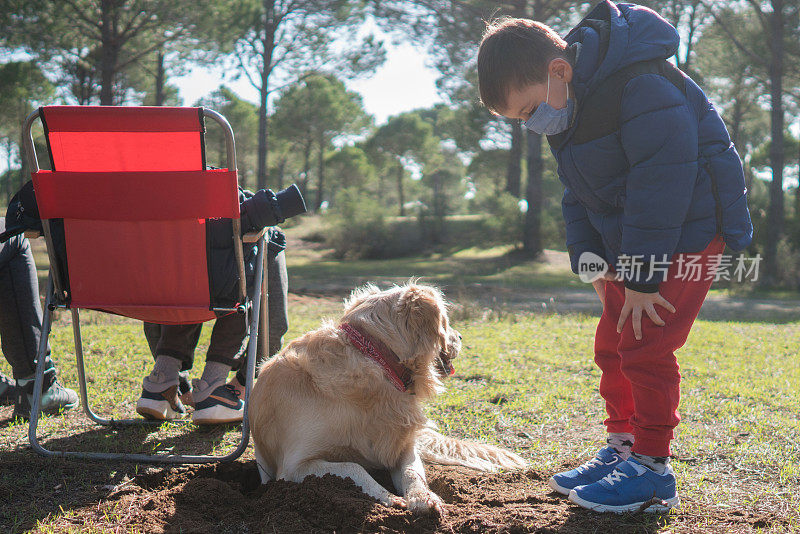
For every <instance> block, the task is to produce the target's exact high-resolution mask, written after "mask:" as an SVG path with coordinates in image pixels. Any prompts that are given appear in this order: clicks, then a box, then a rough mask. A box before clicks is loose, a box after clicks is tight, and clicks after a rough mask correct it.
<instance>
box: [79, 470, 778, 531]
mask: <svg viewBox="0 0 800 534" xmlns="http://www.w3.org/2000/svg"><path fill="white" fill-rule="evenodd" d="M372 474H373V475H374V476H375V478H376V479H377V480H378V481H379V482H380V483H381V484H383V485H384V486H386V487H387V488H388V489H390V490H391V491H394V489H393V487H392V484H391V479H390V477H389V475H388V473H385V472H374V473H372ZM427 475H428V481H429V484H430V486H431V489H433V490H434V491H435V492H436V493H438V494H439V496H440V497H442V499H443V500H444V501H445V502H446V503H447V513H446V515H445V516H444V517H439V516H438V515H435V514H428V515H421V516H419V515H414V514H412V513H410V512H408V511H406V510H401V509H397V508H388V507H386V506H383V505H381V504H379V503H377V502H375V501H373V500H372V499H370V498H369V497H367V496H366V495H364V494H363V493H362V492H361V491H360V490H359V489H358V488H357V487H356V486H355V484H353V482H352V481H350V480H349V479H347V480H343V479H341V478H338V477H334V476H331V475H326V476H325V477H322V478H316V477H308V478H306V480H305V481H303V483H301V484H296V483H291V482H285V481H275V482H270V483H269V484H266V485H263V486H262V485H261V484H260V482H259V479H258V473H257V471H256V468H255V464H254V463H253V462H235V463H233V464H226V465H218V466H211V467H190V468H186V467H184V468H166V469H160V470H153V471H152V472H150V473H149V474H144V475H139V476H137V477H135V478H134V479H133V480H131V481H130V482H127V483H125V484H123V485H121V486H120V487H118V488H116V489H114V490H113V491H112V492H111V493H110V494H109V495H108V496H107V497H106V499H105V500H104V501H103V502H102V503H101V504H100V505H99V506H93V507H91V508H87V509H84V510H83V511H81V512H80V513H79V514H78V516H79V517H80V516H82V517H83V518H84V519H88V521H87V524H95V525H100V524H102V523H104V522H105V521H108V518H109V517H113V518H114V519H115V520H114V521H113V523H116V524H117V525H119V524H124V525H125V526H126V527H127V528H130V529H141V530H143V531H145V532H219V533H226V532H279V533H284V532H303V533H313V532H403V533H406V532H421V533H429V532H443V533H445V532H447V533H484V532H504V533H506V532H508V533H515V532H540V533H550V532H553V533H554V532H567V533H569V532H611V531H613V532H615V534H617V533H625V532H657V531H660V530H662V529H663V528H668V529H670V530H672V531H674V532H749V531H753V530H754V529H757V528H759V527H760V528H765V527H766V528H768V529H769V528H770V527H772V528H775V527H777V526H778V525H775V524H773V523H772V522H771V521H770V520H769V519H767V518H763V517H755V516H753V515H750V514H747V513H742V512H741V511H737V512H735V513H732V514H726V513H722V514H720V512H719V510H714V511H711V510H703V509H702V507H700V508H699V509H698V507H699V506H700V505H699V503H690V504H689V507H688V508H689V509H691V513H689V514H684V513H683V512H681V513H679V514H678V515H674V514H673V515H672V516H660V515H654V514H626V515H623V516H615V515H613V514H612V515H600V514H595V513H592V512H588V511H585V510H582V509H579V508H577V507H575V506H573V505H571V504H570V503H568V502H567V500H566V499H565V498H563V497H562V496H560V495H557V494H555V493H552V492H550V491H549V488H547V485H546V482H545V477H544V476H542V475H541V474H540V473H537V472H535V471H527V472H523V473H520V472H517V473H504V474H484V473H478V472H475V471H472V470H469V469H464V468H459V467H441V466H428V467H427ZM92 516H94V517H92ZM104 519H105V521H104ZM106 524H108V523H106Z"/></svg>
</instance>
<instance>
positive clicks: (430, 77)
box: [170, 40, 442, 124]
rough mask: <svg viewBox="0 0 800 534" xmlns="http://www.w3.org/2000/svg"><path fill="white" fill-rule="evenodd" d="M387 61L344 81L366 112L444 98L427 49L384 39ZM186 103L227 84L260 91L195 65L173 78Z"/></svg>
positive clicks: (391, 111) (244, 92)
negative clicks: (371, 72)
mask: <svg viewBox="0 0 800 534" xmlns="http://www.w3.org/2000/svg"><path fill="white" fill-rule="evenodd" d="M385 47H386V51H387V53H386V61H385V62H384V64H383V65H382V66H381V67H380V68H378V69H377V70H376V71H375V73H374V74H372V75H370V76H366V77H364V78H362V79H359V80H355V81H345V84H346V85H347V87H348V89H350V90H352V91H355V92H357V93H359V94H360V95H361V96H362V98H363V103H364V108H365V109H366V111H367V113H369V114H371V115H372V116H373V117H375V122H376V124H382V123H384V122H385V121H386V119H387V118H388V117H389V116H391V115H396V114H398V113H402V112H404V111H409V110H412V109H416V108H425V107H430V106H432V105H433V104H435V103H437V102H441V101H442V99H441V97H439V96H438V94H437V92H436V85H435V82H436V77H437V71H436V70H435V69H433V68H430V67H428V66H427V65H426V61H427V56H426V54H425V52H424V50H420V49H418V48H415V47H414V46H413V45H411V44H409V43H401V44H392V43H390V42H388V40H387V42H386V43H385ZM170 83H172V84H174V85H176V86H177V87H178V91H179V94H180V96H181V98H182V99H183V104H184V105H186V106H190V105H192V104H194V102H195V101H197V100H198V99H199V98H202V97H203V96H206V95H207V94H209V93H211V92H213V91H215V90H216V89H217V88H218V87H219V86H220V85H227V86H228V87H230V88H231V89H233V91H234V92H236V94H238V95H239V96H240V97H241V98H243V99H245V100H249V101H250V102H253V103H258V92H257V91H256V90H255V89H254V88H253V86H252V85H250V83H249V82H248V81H247V79H246V78H245V77H241V78H240V79H239V80H238V81H236V82H230V81H227V80H226V81H223V80H222V74H221V72H220V71H219V70H218V69H217V70H215V69H208V68H196V69H194V70H193V71H192V72H191V73H190V74H188V75H186V76H182V77H179V78H173V79H171V80H170Z"/></svg>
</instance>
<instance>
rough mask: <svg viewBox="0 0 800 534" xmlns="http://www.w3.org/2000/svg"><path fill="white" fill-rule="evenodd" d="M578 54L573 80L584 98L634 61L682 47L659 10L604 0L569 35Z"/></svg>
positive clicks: (665, 55) (670, 53) (667, 55)
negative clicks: (606, 79) (659, 13)
mask: <svg viewBox="0 0 800 534" xmlns="http://www.w3.org/2000/svg"><path fill="white" fill-rule="evenodd" d="M565 40H566V41H567V43H568V45H570V46H571V47H573V48H575V49H576V50H575V53H576V54H577V56H576V59H575V68H574V75H573V79H572V84H573V87H574V89H575V92H576V96H577V97H578V99H580V98H581V97H582V96H583V95H585V94H586V93H588V92H591V91H592V90H593V89H594V88H595V87H597V85H598V84H599V83H600V82H602V81H603V80H604V79H605V78H607V77H608V76H609V75H611V74H612V73H614V72H615V71H618V70H620V69H622V68H624V67H626V66H628V65H630V64H632V63H637V62H639V61H646V60H652V59H668V58H670V57H672V56H674V55H675V53H676V52H677V51H678V44H679V43H680V38H679V36H678V32H677V30H675V28H673V27H672V25H671V24H670V23H669V22H667V21H666V20H664V19H663V18H661V16H659V15H658V14H657V13H656V12H655V11H653V10H651V9H648V8H646V7H642V6H638V5H634V4H616V5H615V4H614V3H613V2H611V1H610V0H603V1H602V2H600V3H599V4H597V5H596V6H595V7H594V9H592V11H591V12H590V13H589V14H588V15H586V17H585V18H584V19H583V20H582V21H581V22H580V24H578V25H577V26H575V28H573V29H572V31H570V32H569V34H568V35H567V37H566V39H565Z"/></svg>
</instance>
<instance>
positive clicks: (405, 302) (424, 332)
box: [342, 281, 461, 396]
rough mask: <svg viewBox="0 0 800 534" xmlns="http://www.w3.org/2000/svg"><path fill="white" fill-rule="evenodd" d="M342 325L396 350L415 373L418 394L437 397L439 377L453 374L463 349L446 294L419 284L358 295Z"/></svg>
mask: <svg viewBox="0 0 800 534" xmlns="http://www.w3.org/2000/svg"><path fill="white" fill-rule="evenodd" d="M342 321H343V322H348V323H350V324H353V325H354V326H356V327H358V328H362V329H364V330H365V331H366V332H367V333H368V334H369V335H371V336H373V337H375V338H377V339H379V340H380V341H381V342H383V343H384V344H385V345H386V346H388V347H389V348H390V349H392V350H393V351H394V353H395V354H396V355H397V357H398V358H399V359H400V361H401V363H402V364H403V365H404V366H405V367H407V368H408V369H409V370H411V372H412V374H413V376H414V382H415V387H414V393H415V394H417V395H423V396H424V395H425V394H426V393H429V394H431V395H433V394H435V392H436V389H437V387H438V386H440V382H439V378H440V377H442V376H448V375H450V374H452V373H451V371H452V364H451V363H450V361H451V360H452V359H454V358H455V357H456V356H458V352H459V350H460V349H461V335H460V334H459V333H458V332H457V331H456V330H454V329H452V328H451V327H450V321H449V319H448V316H447V305H446V303H445V301H444V297H443V296H442V292H441V291H439V290H438V289H437V288H435V287H432V286H428V285H423V284H419V283H416V282H414V281H412V282H409V283H408V284H406V285H404V286H399V287H394V288H391V289H388V290H385V291H381V290H379V289H378V288H377V287H375V286H373V285H367V286H365V287H363V288H359V289H357V290H355V291H353V293H352V294H351V296H350V298H349V299H348V300H347V301H346V302H345V313H344V317H343V318H342Z"/></svg>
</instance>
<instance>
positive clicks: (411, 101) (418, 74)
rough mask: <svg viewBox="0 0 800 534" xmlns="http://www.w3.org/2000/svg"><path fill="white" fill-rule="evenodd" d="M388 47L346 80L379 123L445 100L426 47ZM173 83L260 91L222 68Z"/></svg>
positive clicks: (191, 94)
mask: <svg viewBox="0 0 800 534" xmlns="http://www.w3.org/2000/svg"><path fill="white" fill-rule="evenodd" d="M373 31H377V30H374V29H373ZM378 33H380V32H378ZM379 36H380V35H379ZM383 37H385V36H383ZM385 47H386V61H385V62H384V63H383V65H382V66H381V67H379V68H378V69H377V70H376V71H375V73H373V74H372V75H370V76H365V77H363V78H361V79H359V80H355V81H345V84H346V85H347V87H348V89H350V90H353V91H355V92H357V93H359V94H360V95H361V96H362V98H363V104H364V109H366V111H367V113H369V114H371V115H372V116H373V117H375V123H376V124H382V123H384V122H386V119H387V118H388V117H390V116H391V115H396V114H398V113H402V112H404V111H409V110H412V109H417V108H425V107H430V106H432V105H433V104H435V103H437V102H441V101H442V98H441V97H440V96H439V95H438V94H437V92H436V77H437V75H438V74H437V71H436V70H435V69H433V68H430V67H428V66H427V65H426V61H427V60H428V58H427V55H426V54H425V52H424V50H420V49H418V48H416V47H414V46H413V45H411V44H409V43H400V44H392V43H391V42H390V40H389V39H386V42H385ZM170 83H172V84H174V85H175V86H177V87H178V92H179V94H180V96H181V99H182V100H183V105H185V106H191V105H192V104H194V103H195V102H196V101H197V100H198V99H200V98H202V97H204V96H206V95H208V94H210V93H213V92H214V91H216V90H217V88H219V87H220V85H227V86H228V87H230V88H231V89H232V90H233V91H234V92H235V93H236V94H238V95H239V96H240V97H241V98H243V99H245V100H249V101H251V102H253V103H255V104H257V103H258V92H257V91H256V90H255V89H254V88H253V86H252V85H250V83H249V82H248V81H247V79H246V78H245V77H241V78H240V79H239V80H238V81H235V82H233V81H230V80H223V76H222V72H221V70H220V69H213V68H207V67H196V68H194V69H191V71H190V73H189V74H187V75H185V76H180V77H175V78H171V79H170ZM6 168H7V165H6V154H5V151H4V150H2V147H0V173H2V172H5V170H6Z"/></svg>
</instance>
